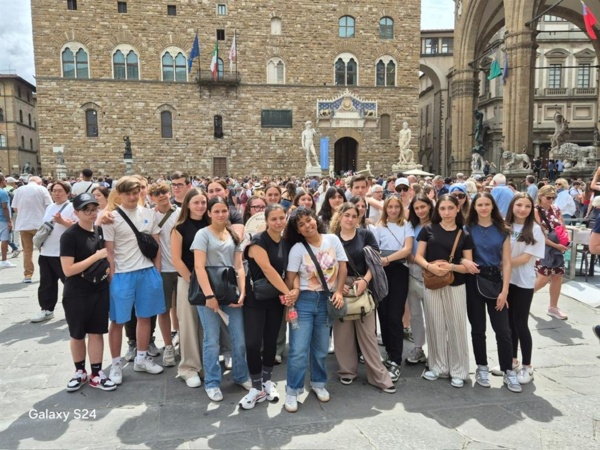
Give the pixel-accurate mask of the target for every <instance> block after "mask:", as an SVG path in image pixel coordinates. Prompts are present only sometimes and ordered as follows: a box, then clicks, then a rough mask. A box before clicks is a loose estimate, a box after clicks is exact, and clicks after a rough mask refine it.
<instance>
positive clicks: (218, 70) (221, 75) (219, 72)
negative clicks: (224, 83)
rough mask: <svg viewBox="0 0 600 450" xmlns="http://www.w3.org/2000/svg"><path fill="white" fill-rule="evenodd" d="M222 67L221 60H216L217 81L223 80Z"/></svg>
mask: <svg viewBox="0 0 600 450" xmlns="http://www.w3.org/2000/svg"><path fill="white" fill-rule="evenodd" d="M223 67H224V66H223V60H222V59H221V58H217V75H218V79H219V80H222V79H223V75H224V73H225V72H224V70H223Z"/></svg>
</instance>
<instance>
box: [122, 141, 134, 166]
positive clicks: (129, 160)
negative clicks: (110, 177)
mask: <svg viewBox="0 0 600 450" xmlns="http://www.w3.org/2000/svg"><path fill="white" fill-rule="evenodd" d="M123 141H124V142H125V153H123V162H124V163H125V174H126V175H131V173H132V166H133V153H132V152H131V141H130V140H129V136H123Z"/></svg>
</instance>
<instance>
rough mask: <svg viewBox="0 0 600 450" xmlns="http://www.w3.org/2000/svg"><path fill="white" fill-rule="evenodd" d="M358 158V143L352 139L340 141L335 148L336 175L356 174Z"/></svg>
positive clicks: (346, 138)
mask: <svg viewBox="0 0 600 450" xmlns="http://www.w3.org/2000/svg"><path fill="white" fill-rule="evenodd" d="M357 156H358V142H356V140H355V139H353V138H351V137H343V138H341V139H338V140H337V141H336V143H335V147H334V166H333V168H334V170H335V173H336V174H339V173H340V172H348V171H349V170H351V171H353V172H356V170H357V169H356V168H357Z"/></svg>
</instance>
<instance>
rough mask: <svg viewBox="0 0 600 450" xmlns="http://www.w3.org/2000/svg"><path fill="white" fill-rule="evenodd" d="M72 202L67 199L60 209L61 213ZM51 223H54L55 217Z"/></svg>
mask: <svg viewBox="0 0 600 450" xmlns="http://www.w3.org/2000/svg"><path fill="white" fill-rule="evenodd" d="M70 204H71V202H68V201H67V202H65V204H64V205H62V207H61V208H60V209H59V210H58V213H59V214H60V213H61V212H63V209H65V208H66V207H67V206H68V205H70ZM50 223H54V218H52V219H51V220H50Z"/></svg>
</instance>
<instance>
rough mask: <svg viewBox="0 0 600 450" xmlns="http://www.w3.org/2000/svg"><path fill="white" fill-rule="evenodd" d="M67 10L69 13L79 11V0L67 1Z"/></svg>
mask: <svg viewBox="0 0 600 450" xmlns="http://www.w3.org/2000/svg"><path fill="white" fill-rule="evenodd" d="M67 9H68V10H69V11H76V10H77V0H67Z"/></svg>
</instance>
